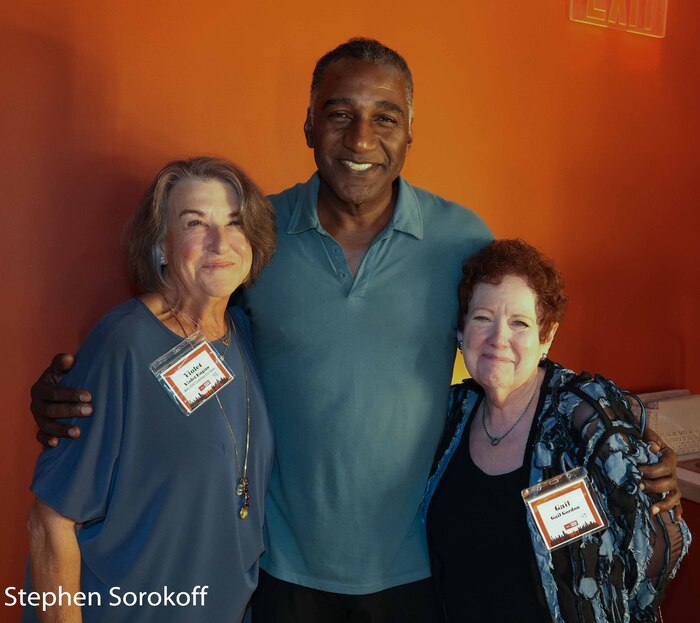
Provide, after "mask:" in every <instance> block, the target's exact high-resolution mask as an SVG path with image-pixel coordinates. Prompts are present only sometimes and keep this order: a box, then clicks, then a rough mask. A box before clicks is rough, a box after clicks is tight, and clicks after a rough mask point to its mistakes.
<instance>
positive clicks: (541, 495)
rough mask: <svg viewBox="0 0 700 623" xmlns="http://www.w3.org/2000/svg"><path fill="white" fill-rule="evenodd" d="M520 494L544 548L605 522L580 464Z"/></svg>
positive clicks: (554, 546)
mask: <svg viewBox="0 0 700 623" xmlns="http://www.w3.org/2000/svg"><path fill="white" fill-rule="evenodd" d="M521 494H522V496H523V501H524V502H525V504H526V506H527V508H528V510H529V512H530V515H531V516H532V519H533V521H534V522H535V525H536V526H537V529H538V530H539V533H540V535H541V536H542V539H543V540H544V544H545V545H546V546H547V549H548V550H553V549H557V548H558V547H562V546H564V545H568V544H569V543H572V542H573V541H577V540H579V539H581V538H583V537H584V536H585V535H586V534H592V533H594V532H599V531H601V530H605V528H607V526H608V520H607V518H606V517H605V514H604V513H603V509H602V507H601V505H600V501H599V500H598V497H597V495H596V493H595V491H594V490H593V489H592V488H591V484H590V480H589V478H588V473H587V471H586V469H585V468H584V467H576V468H574V469H572V470H569V471H567V472H564V473H563V474H559V475H558V476H555V477H554V478H550V479H549V480H545V481H544V482H541V483H538V484H536V485H533V486H532V487H528V488H527V489H523V490H522V492H521Z"/></svg>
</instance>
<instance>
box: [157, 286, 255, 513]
mask: <svg viewBox="0 0 700 623" xmlns="http://www.w3.org/2000/svg"><path fill="white" fill-rule="evenodd" d="M163 298H165V297H163ZM165 302H166V303H167V304H168V307H170V311H171V312H172V314H173V316H174V317H175V320H177V323H178V324H179V325H180V328H181V329H182V332H183V333H184V334H185V335H189V333H188V331H187V329H185V327H184V326H183V324H182V322H181V321H180V314H182V315H183V316H185V318H186V319H188V320H189V321H190V323H191V324H192V325H193V326H194V327H195V330H197V329H199V328H200V327H199V325H198V324H197V323H196V322H194V321H193V320H192V319H191V318H190V317H189V316H187V314H185V313H184V312H179V313H178V312H177V311H175V309H174V308H173V306H172V305H170V302H169V301H168V299H165ZM226 324H227V325H228V332H227V333H226V335H225V337H221V338H219V339H220V340H221V342H222V344H224V345H225V346H226V348H225V349H224V352H223V353H221V354H219V357H221V359H222V360H224V356H225V355H226V352H227V351H228V347H229V346H230V345H231V329H233V335H234V336H235V338H236V346H237V347H238V354H239V355H240V357H241V364H242V365H243V379H244V381H245V383H244V388H245V411H246V434H245V454H244V455H243V469H242V470H241V462H240V459H239V454H238V443H236V435H235V434H234V433H233V428H232V427H231V424H230V423H229V421H228V417H227V415H226V410H225V409H224V405H222V404H221V400H220V399H219V394H218V393H216V394H214V398H216V404H217V405H219V412H220V413H221V417H222V418H223V420H224V424H226V428H227V429H228V433H229V435H230V437H231V441H232V442H233V453H234V456H235V459H236V476H238V481H237V482H236V495H237V496H238V497H241V496H242V497H243V506H241V509H240V510H239V511H238V516H239V517H240V518H241V519H246V517H248V512H249V509H250V486H249V482H248V454H249V452H250V392H249V387H248V385H249V383H248V364H247V363H246V360H245V355H244V354H243V349H242V348H241V340H240V339H239V337H238V330H237V329H236V324H235V323H233V322H231V321H230V320H229V317H228V314H227V315H226ZM212 346H213V348H214V350H216V346H214V345H213V344H212ZM216 352H217V353H218V352H219V351H218V350H216Z"/></svg>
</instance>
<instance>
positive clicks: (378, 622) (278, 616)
mask: <svg viewBox="0 0 700 623" xmlns="http://www.w3.org/2000/svg"><path fill="white" fill-rule="evenodd" d="M437 612H438V609H437V605H436V601H435V593H434V588H433V583H432V580H431V579H430V578H428V579H426V580H420V581H418V582H411V583H410V584H402V585H401V586H395V587H393V588H388V589H386V590H383V591H379V592H378V593H370V594H369V595H343V594H340V593H329V592H328V591H320V590H316V589H313V588H306V587H305V586H299V585H298V584H290V583H289V582H284V581H282V580H278V579H277V578H274V577H272V576H271V575H269V574H268V573H265V572H264V571H263V570H262V569H261V570H260V579H259V581H258V589H257V590H256V591H255V595H254V596H253V623H437V622H438V621H439V618H438V615H437Z"/></svg>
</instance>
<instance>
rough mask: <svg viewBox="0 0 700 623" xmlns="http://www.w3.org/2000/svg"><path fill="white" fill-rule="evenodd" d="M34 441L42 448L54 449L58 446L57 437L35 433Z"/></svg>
mask: <svg viewBox="0 0 700 623" xmlns="http://www.w3.org/2000/svg"><path fill="white" fill-rule="evenodd" d="M36 439H37V441H38V442H39V443H40V444H41V445H42V446H44V448H55V447H56V446H57V445H58V437H52V436H51V435H44V434H43V433H37V434H36Z"/></svg>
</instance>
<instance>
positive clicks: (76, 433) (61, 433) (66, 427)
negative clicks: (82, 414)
mask: <svg viewBox="0 0 700 623" xmlns="http://www.w3.org/2000/svg"><path fill="white" fill-rule="evenodd" d="M38 424H39V434H38V435H37V439H38V440H39V441H41V442H42V443H44V439H48V438H49V437H71V438H73V439H77V438H78V437H80V427H79V426H75V425H74V424H61V423H60V422H55V421H54V420H46V419H40V420H39V421H38Z"/></svg>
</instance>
